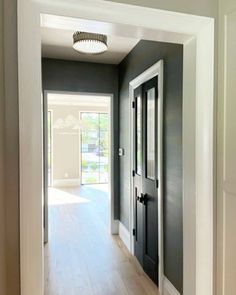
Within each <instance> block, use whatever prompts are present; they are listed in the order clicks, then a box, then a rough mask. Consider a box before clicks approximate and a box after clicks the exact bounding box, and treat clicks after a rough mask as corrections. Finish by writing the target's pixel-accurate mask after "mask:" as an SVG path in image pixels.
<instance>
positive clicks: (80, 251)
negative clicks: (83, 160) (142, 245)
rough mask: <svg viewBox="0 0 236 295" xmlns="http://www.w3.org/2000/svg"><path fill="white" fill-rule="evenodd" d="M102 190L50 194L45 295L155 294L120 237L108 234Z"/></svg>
mask: <svg viewBox="0 0 236 295" xmlns="http://www.w3.org/2000/svg"><path fill="white" fill-rule="evenodd" d="M103 189H104V191H103ZM105 191H106V188H105V187H104V186H101V188H100V187H99V186H95V187H93V186H83V187H82V188H81V189H79V188H73V189H60V190H59V189H50V193H49V203H50V206H49V243H48V244H47V245H46V246H45V295H157V294H158V289H157V287H156V286H155V285H154V284H153V282H152V281H151V280H150V279H149V278H148V277H147V276H146V275H145V274H144V273H143V271H142V269H141V268H140V267H139V265H138V264H137V263H136V261H135V259H134V258H133V257H132V256H131V255H130V254H129V252H128V250H127V249H126V247H125V246H124V244H123V243H122V241H121V240H120V239H119V237H118V236H111V235H110V234H109V232H108V197H107V193H106V192H105Z"/></svg>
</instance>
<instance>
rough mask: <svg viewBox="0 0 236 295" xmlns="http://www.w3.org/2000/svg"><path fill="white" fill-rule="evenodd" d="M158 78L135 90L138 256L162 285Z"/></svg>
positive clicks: (135, 204) (136, 250)
mask: <svg viewBox="0 0 236 295" xmlns="http://www.w3.org/2000/svg"><path fill="white" fill-rule="evenodd" d="M157 83H158V80H157V77H154V78H153V79H151V80H149V81H147V82H145V83H144V84H142V85H141V86H140V87H139V88H137V89H136V90H135V151H134V152H135V169H134V210H135V214H134V215H135V249H134V250H135V256H136V257H137V259H138V260H139V262H140V264H141V265H142V267H143V269H144V271H145V272H146V273H147V275H148V276H149V277H150V278H151V279H152V280H153V281H154V282H155V283H156V284H158V199H157V187H158V173H157V171H158V169H157V167H158V163H157V152H158V151H157V131H158V126H157V124H158V120H157V114H158V112H157V106H158V104H157V99H158V87H157Z"/></svg>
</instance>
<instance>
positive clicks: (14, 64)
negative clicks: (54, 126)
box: [1, 0, 20, 295]
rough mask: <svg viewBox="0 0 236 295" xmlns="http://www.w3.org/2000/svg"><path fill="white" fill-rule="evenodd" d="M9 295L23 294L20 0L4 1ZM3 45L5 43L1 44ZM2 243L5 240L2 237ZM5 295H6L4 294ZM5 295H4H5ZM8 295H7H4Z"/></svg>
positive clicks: (7, 279)
mask: <svg viewBox="0 0 236 295" xmlns="http://www.w3.org/2000/svg"><path fill="white" fill-rule="evenodd" d="M3 2H4V3H3V18H1V21H2V20H3V26H4V32H3V45H4V82H5V83H4V91H5V93H4V96H5V100H4V113H5V116H4V128H5V137H4V147H5V154H4V161H5V179H4V184H5V192H4V196H5V198H4V202H5V238H6V239H5V242H6V243H5V246H6V255H5V259H6V294H7V295H19V294H20V232H19V228H20V212H19V210H20V209H19V208H20V207H19V107H18V59H17V54H18V49H17V0H3ZM1 36H2V32H1ZM1 44H2V43H1ZM1 240H2V237H1ZM1 294H2V293H1ZM3 294H4V293H3ZM4 295H5V294H4Z"/></svg>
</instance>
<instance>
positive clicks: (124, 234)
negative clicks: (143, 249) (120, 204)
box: [119, 222, 131, 251]
mask: <svg viewBox="0 0 236 295" xmlns="http://www.w3.org/2000/svg"><path fill="white" fill-rule="evenodd" d="M119 236H120V238H121V240H122V241H123V242H124V244H125V246H126V247H127V249H128V250H129V251H130V250H131V249H130V232H129V231H128V230H127V228H126V227H125V226H124V225H123V224H122V223H121V222H119Z"/></svg>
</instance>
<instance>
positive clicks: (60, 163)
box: [48, 104, 109, 186]
mask: <svg viewBox="0 0 236 295" xmlns="http://www.w3.org/2000/svg"><path fill="white" fill-rule="evenodd" d="M48 109H49V110H51V111H52V120H53V134H52V138H53V145H52V163H53V171H52V172H53V185H54V186H60V185H63V184H65V183H66V182H65V181H63V180H70V181H69V182H68V185H70V184H79V183H80V167H79V163H80V131H79V130H75V129H73V128H72V127H70V128H63V129H58V128H56V125H57V124H56V123H57V122H58V120H61V119H62V120H66V118H67V117H68V116H73V117H74V118H75V119H77V120H80V112H82V111H83V112H86V111H88V112H92V111H93V112H108V111H109V110H108V107H99V106H95V107H91V106H88V107H86V106H69V105H68V106H65V105H63V106H62V105H51V104H50V105H49V107H48Z"/></svg>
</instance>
